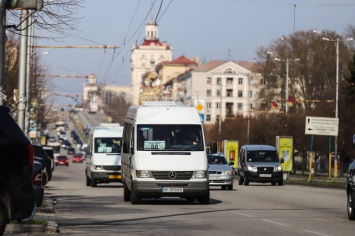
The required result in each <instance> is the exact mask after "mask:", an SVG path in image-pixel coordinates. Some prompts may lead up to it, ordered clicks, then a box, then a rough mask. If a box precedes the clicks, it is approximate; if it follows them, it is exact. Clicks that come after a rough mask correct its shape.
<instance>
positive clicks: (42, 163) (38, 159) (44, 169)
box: [34, 157, 49, 186]
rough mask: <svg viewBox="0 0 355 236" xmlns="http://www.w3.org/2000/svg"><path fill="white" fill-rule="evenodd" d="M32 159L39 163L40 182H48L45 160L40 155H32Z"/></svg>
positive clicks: (45, 183) (44, 183)
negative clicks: (40, 171)
mask: <svg viewBox="0 0 355 236" xmlns="http://www.w3.org/2000/svg"><path fill="white" fill-rule="evenodd" d="M34 161H37V162H39V163H41V169H42V184H43V186H45V185H47V183H48V181H49V180H48V174H47V168H46V165H47V163H46V161H45V160H44V159H43V158H41V157H34Z"/></svg>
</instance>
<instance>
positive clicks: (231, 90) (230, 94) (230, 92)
mask: <svg viewBox="0 0 355 236" xmlns="http://www.w3.org/2000/svg"><path fill="white" fill-rule="evenodd" d="M226 93H227V94H226V95H227V97H233V89H227V91H226Z"/></svg>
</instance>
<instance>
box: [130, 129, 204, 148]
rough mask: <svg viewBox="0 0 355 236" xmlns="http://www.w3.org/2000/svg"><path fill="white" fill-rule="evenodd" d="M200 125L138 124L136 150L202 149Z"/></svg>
mask: <svg viewBox="0 0 355 236" xmlns="http://www.w3.org/2000/svg"><path fill="white" fill-rule="evenodd" d="M203 144H204V141H203V133H202V128H201V125H138V126H137V150H138V151H203V150H204V145H203Z"/></svg>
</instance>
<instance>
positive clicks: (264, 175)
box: [259, 174, 271, 178]
mask: <svg viewBox="0 0 355 236" xmlns="http://www.w3.org/2000/svg"><path fill="white" fill-rule="evenodd" d="M259 177H265V178H270V177H271V174H260V175H259Z"/></svg>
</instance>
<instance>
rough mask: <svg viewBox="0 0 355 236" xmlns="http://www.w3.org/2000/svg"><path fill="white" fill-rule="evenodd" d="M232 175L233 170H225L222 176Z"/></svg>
mask: <svg viewBox="0 0 355 236" xmlns="http://www.w3.org/2000/svg"><path fill="white" fill-rule="evenodd" d="M232 174H233V170H225V171H223V175H232Z"/></svg>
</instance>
